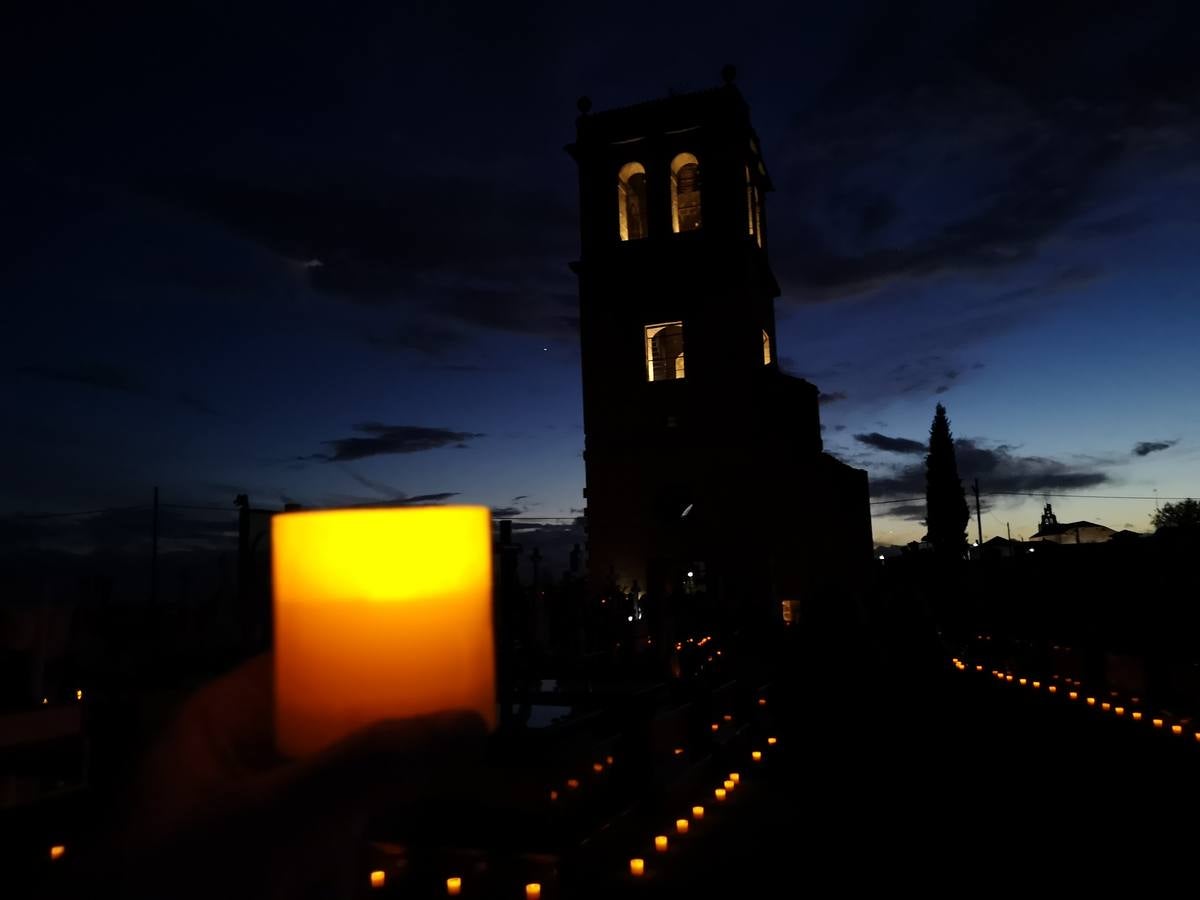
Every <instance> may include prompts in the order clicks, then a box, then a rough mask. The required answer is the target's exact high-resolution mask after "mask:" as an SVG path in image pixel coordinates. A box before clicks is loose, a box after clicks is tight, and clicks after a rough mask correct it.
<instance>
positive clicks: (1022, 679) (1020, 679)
mask: <svg viewBox="0 0 1200 900" xmlns="http://www.w3.org/2000/svg"><path fill="white" fill-rule="evenodd" d="M1017 683H1018V684H1024V683H1025V679H1024V678H1018V679H1017Z"/></svg>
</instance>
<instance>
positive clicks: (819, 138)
mask: <svg viewBox="0 0 1200 900" xmlns="http://www.w3.org/2000/svg"><path fill="white" fill-rule="evenodd" d="M1158 9H1159V13H1158V15H1160V16H1161V18H1159V19H1157V20H1153V23H1152V24H1151V20H1150V19H1146V20H1145V21H1146V23H1147V27H1145V28H1137V29H1131V28H1130V27H1129V21H1128V19H1127V17H1125V16H1120V15H1114V14H1112V13H1108V12H1106V13H1101V14H1097V15H1094V16H1089V23H1088V24H1089V37H1088V40H1079V33H1078V21H1077V20H1076V19H1075V17H1074V16H1071V15H1067V14H1065V12H1060V11H1055V10H1052V9H1050V8H1049V7H1046V8H1045V9H1042V10H1037V11H1033V10H1030V9H1029V8H1028V7H1027V6H1026V5H1025V4H1003V3H996V4H986V5H983V6H975V7H973V8H972V13H971V14H970V15H969V16H948V15H946V14H945V10H944V9H942V8H941V7H940V6H939V5H937V4H934V5H922V6H916V7H911V8H910V7H908V6H905V7H904V8H903V9H901V8H899V7H893V6H892V5H889V4H881V5H879V7H877V8H876V11H875V13H874V14H873V16H872V14H871V13H868V16H867V18H866V20H865V21H866V28H864V29H862V30H861V32H860V40H859V41H858V45H857V47H856V48H854V49H852V51H851V53H850V54H849V55H848V57H847V62H846V64H845V66H844V69H843V70H842V72H841V73H835V74H834V77H832V78H831V79H830V80H829V81H828V82H827V83H826V85H825V87H824V89H823V92H822V93H821V94H820V95H819V96H818V98H817V99H816V100H815V102H812V103H811V104H809V105H808V106H806V107H805V108H804V109H803V111H802V112H801V114H800V115H798V116H797V117H796V118H795V121H794V127H795V129H796V131H797V133H798V134H802V135H803V140H797V141H795V142H794V144H793V145H792V146H791V147H790V148H789V149H790V156H788V155H786V154H785V155H784V157H783V158H782V159H779V158H776V159H775V164H774V167H773V175H774V177H775V181H776V183H777V186H778V187H779V188H780V190H781V192H785V193H786V195H787V196H789V197H791V198H792V202H791V203H790V204H789V207H788V208H787V209H784V210H777V211H776V214H775V218H776V221H777V223H778V224H777V226H776V229H775V243H776V248H777V251H779V250H780V249H781V247H780V245H781V244H782V243H783V242H784V241H786V247H783V248H782V252H777V253H776V254H775V259H777V260H779V262H780V271H779V275H780V280H781V282H782V283H784V285H785V291H786V292H788V293H791V294H793V295H794V296H797V297H799V298H801V299H808V300H821V299H830V298H836V297H843V296H848V295H852V294H858V293H863V292H867V291H873V290H877V289H879V288H882V287H884V286H886V285H889V284H894V283H897V282H899V281H902V280H925V279H929V278H932V277H935V276H938V275H941V274H944V273H951V272H973V273H986V272H991V271H995V270H999V269H1005V268H1009V267H1011V266H1013V265H1014V264H1018V263H1021V262H1024V261H1027V260H1030V259H1032V258H1034V257H1035V256H1037V255H1038V253H1039V252H1040V250H1041V249H1042V248H1043V246H1044V245H1045V244H1046V243H1047V241H1048V240H1049V239H1051V238H1053V237H1056V236H1057V235H1059V234H1060V233H1062V232H1064V231H1069V232H1071V233H1072V235H1073V236H1074V237H1077V238H1081V237H1082V238H1092V239H1103V238H1108V239H1111V238H1112V237H1113V236H1114V235H1119V234H1124V233H1127V232H1128V231H1130V230H1132V229H1133V228H1136V227H1139V225H1140V222H1139V220H1138V218H1137V217H1136V216H1134V215H1131V214H1128V213H1125V214H1121V215H1116V216H1113V215H1110V216H1109V217H1108V218H1103V217H1097V216H1096V213H1095V208H1096V207H1097V206H1098V205H1099V201H1100V192H1101V190H1102V189H1104V188H1105V187H1106V186H1107V185H1106V182H1105V176H1106V174H1107V172H1108V171H1109V169H1110V168H1111V167H1112V166H1114V164H1116V163H1118V162H1125V161H1131V160H1132V161H1135V162H1143V163H1145V159H1144V158H1149V155H1150V154H1151V153H1153V152H1155V151H1156V150H1157V149H1159V148H1161V147H1163V146H1165V145H1168V144H1171V145H1172V146H1177V147H1183V146H1187V143H1188V142H1189V141H1193V140H1195V138H1196V135H1197V132H1198V131H1200V116H1198V114H1197V106H1196V105H1195V103H1194V100H1193V98H1194V96H1195V92H1196V90H1197V88H1198V87H1200V67H1197V66H1196V65H1195V62H1194V56H1193V55H1192V54H1193V52H1194V51H1193V50H1191V49H1189V47H1188V45H1187V42H1186V41H1184V40H1183V39H1182V37H1181V33H1182V32H1181V28H1180V27H1179V16H1180V15H1181V14H1182V13H1181V10H1180V8H1179V7H1178V6H1176V5H1173V4H1164V5H1163V6H1160V7H1158ZM1148 15H1153V14H1148ZM1187 15H1188V18H1189V23H1188V25H1187V26H1186V27H1189V28H1190V27H1194V22H1195V18H1194V17H1195V13H1194V12H1188V13H1187ZM872 19H873V20H872ZM1017 48H1019V49H1017ZM1035 59H1036V60H1038V61H1039V62H1038V63H1037V64H1030V60H1035ZM1085 72H1086V73H1088V74H1087V75H1084V74H1083V73H1085ZM1143 157H1144V158H1143ZM1080 220H1082V221H1084V223H1085V224H1083V225H1081V226H1074V225H1073V223H1075V222H1077V221H1080Z"/></svg>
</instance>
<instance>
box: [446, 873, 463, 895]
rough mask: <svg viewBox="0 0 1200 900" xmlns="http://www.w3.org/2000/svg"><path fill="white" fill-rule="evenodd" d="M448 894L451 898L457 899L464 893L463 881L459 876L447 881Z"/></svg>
mask: <svg viewBox="0 0 1200 900" xmlns="http://www.w3.org/2000/svg"><path fill="white" fill-rule="evenodd" d="M446 893H447V894H448V895H449V896H451V897H457V896H458V895H459V894H461V893H462V879H461V878H459V877H458V876H457V875H455V876H453V877H452V878H447V879H446Z"/></svg>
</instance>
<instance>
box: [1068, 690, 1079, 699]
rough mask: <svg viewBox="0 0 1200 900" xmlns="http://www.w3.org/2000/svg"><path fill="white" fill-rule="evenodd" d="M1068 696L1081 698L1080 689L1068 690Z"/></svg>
mask: <svg viewBox="0 0 1200 900" xmlns="http://www.w3.org/2000/svg"><path fill="white" fill-rule="evenodd" d="M1067 696H1068V697H1070V698H1071V699H1072V700H1078V699H1079V691H1068V692H1067Z"/></svg>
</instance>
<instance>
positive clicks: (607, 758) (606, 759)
mask: <svg viewBox="0 0 1200 900" xmlns="http://www.w3.org/2000/svg"><path fill="white" fill-rule="evenodd" d="M613 760H614V757H612V756H606V757H604V761H605V762H606V763H608V764H609V765H610V766H611V765H612V764H613Z"/></svg>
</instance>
